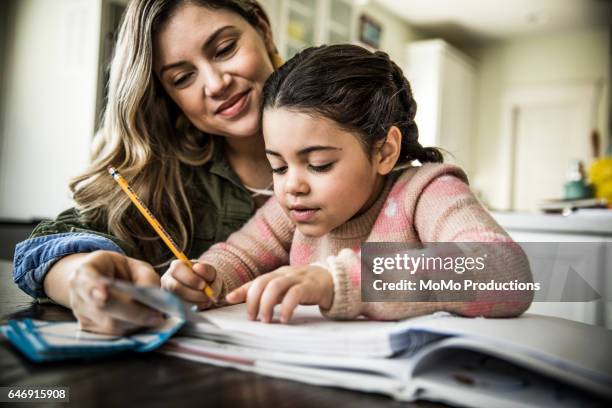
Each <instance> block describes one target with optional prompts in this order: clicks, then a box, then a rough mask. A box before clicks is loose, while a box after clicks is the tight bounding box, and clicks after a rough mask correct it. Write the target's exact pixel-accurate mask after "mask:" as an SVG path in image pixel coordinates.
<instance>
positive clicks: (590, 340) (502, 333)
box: [419, 314, 612, 389]
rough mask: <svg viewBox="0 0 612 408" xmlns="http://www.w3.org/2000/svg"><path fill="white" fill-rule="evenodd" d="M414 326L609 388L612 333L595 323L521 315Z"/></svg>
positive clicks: (610, 382)
mask: <svg viewBox="0 0 612 408" xmlns="http://www.w3.org/2000/svg"><path fill="white" fill-rule="evenodd" d="M419 327H420V328H421V329H423V330H430V331H432V332H434V333H443V334H448V335H453V336H459V337H468V338H471V339H474V340H478V343H479V344H481V345H482V349H483V350H491V351H493V350H497V351H498V353H501V354H503V355H505V354H508V356H509V357H510V356H511V355H516V356H523V358H524V359H526V358H529V359H530V360H531V361H532V362H533V364H535V362H536V361H540V362H542V363H543V364H541V366H542V367H545V366H548V367H549V368H551V367H555V369H554V370H553V371H557V372H563V371H565V372H566V373H565V374H566V375H572V377H575V379H580V378H585V379H590V380H593V381H597V382H600V383H602V384H607V386H608V387H609V388H610V389H612V364H610V361H612V348H611V347H610V346H611V345H612V331H610V330H607V329H605V328H602V327H599V326H592V325H588V324H584V323H579V322H574V321H569V320H565V319H560V318H556V317H548V316H539V315H530V314H526V315H523V316H521V317H519V318H515V319H485V318H475V319H468V318H455V319H436V320H429V321H423V322H421V323H420V324H419Z"/></svg>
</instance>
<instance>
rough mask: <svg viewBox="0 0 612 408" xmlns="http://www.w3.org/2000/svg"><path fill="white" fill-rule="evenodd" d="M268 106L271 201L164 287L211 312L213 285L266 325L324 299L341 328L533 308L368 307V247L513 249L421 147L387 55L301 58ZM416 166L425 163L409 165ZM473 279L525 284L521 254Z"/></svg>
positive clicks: (523, 300)
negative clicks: (347, 323) (207, 288)
mask: <svg viewBox="0 0 612 408" xmlns="http://www.w3.org/2000/svg"><path fill="white" fill-rule="evenodd" d="M263 107H264V111H263V112H264V113H263V116H264V117H263V128H264V139H265V144H266V154H267V156H268V160H269V161H270V164H271V166H272V173H273V179H274V193H275V198H273V199H271V200H270V201H268V202H267V203H266V204H265V205H264V206H263V207H262V208H261V209H260V210H259V211H258V212H257V213H256V215H255V216H254V217H253V218H252V219H251V220H250V221H249V222H248V223H247V224H246V225H245V226H244V227H243V228H242V229H241V230H240V231H238V232H236V233H234V234H232V235H231V236H230V237H229V239H228V240H227V242H226V243H221V244H217V245H215V246H213V247H212V248H211V249H210V250H209V251H207V252H206V253H205V254H203V255H202V256H201V257H200V264H197V265H196V266H194V270H193V272H195V274H194V273H193V272H192V271H191V270H189V269H188V268H187V267H185V266H184V265H182V264H181V263H180V262H175V263H173V264H172V265H171V268H170V269H169V270H168V272H166V274H165V275H164V276H163V277H162V286H163V287H165V288H166V289H168V290H171V291H173V292H175V293H177V294H178V295H180V296H182V297H183V298H185V299H186V300H189V301H192V302H195V303H198V304H200V306H206V305H207V304H206V299H205V297H204V295H203V294H202V288H203V286H204V282H203V280H204V281H207V282H208V283H209V284H211V285H212V287H213V289H214V290H215V291H216V293H220V294H221V295H222V296H224V295H226V296H225V300H226V301H227V302H228V303H238V302H243V301H246V302H247V311H248V317H249V318H250V319H256V318H257V317H259V318H260V319H261V320H262V321H264V322H270V321H271V320H272V316H273V309H274V306H275V305H277V304H281V305H282V306H281V321H282V322H287V321H289V319H290V318H291V315H292V313H293V310H294V309H295V307H296V306H297V305H298V304H318V305H319V306H320V308H321V311H322V312H323V314H324V315H326V316H327V317H330V318H335V319H353V318H356V317H358V316H360V315H365V316H366V317H369V318H374V319H398V318H404V317H408V316H414V315H419V314H425V313H431V312H434V311H437V310H447V311H451V312H455V313H459V314H463V315H467V316H475V315H486V316H515V315H518V314H520V313H522V312H523V311H524V310H525V309H526V308H527V307H528V306H529V303H530V301H531V293H526V294H523V296H520V295H519V296H516V297H511V296H503V295H500V294H493V295H492V296H491V295H490V294H482V296H477V298H476V299H474V300H473V301H463V302H380V303H368V302H362V301H361V298H360V296H361V282H360V278H361V275H360V259H359V256H360V252H359V249H360V245H361V244H362V243H364V242H385V241H386V242H405V243H419V242H462V241H466V242H470V241H473V242H502V243H512V240H511V239H510V238H509V237H508V235H507V234H506V233H505V232H504V231H503V230H502V228H501V227H500V226H499V225H498V224H497V223H496V222H495V221H494V220H493V219H492V218H491V216H490V215H489V214H488V213H487V211H486V210H485V209H484V208H483V207H482V206H481V205H480V204H479V203H478V201H477V200H476V199H475V197H474V196H473V194H472V193H471V192H470V190H469V188H468V185H467V179H466V176H465V174H464V172H463V171H462V170H461V169H459V168H458V167H456V166H451V165H445V164H441V163H442V155H441V154H440V152H439V151H438V150H436V149H435V148H431V147H428V148H423V147H422V146H421V145H420V144H419V142H418V131H417V126H416V124H415V122H414V116H415V112H416V103H415V101H414V99H413V97H412V93H411V90H410V85H409V84H408V81H407V80H406V78H404V76H403V74H402V71H401V69H400V68H399V67H398V66H397V65H396V64H395V63H393V62H392V61H390V60H389V58H388V56H387V55H386V54H385V53H382V52H376V53H371V52H369V51H367V50H365V49H363V48H360V47H357V46H352V45H335V46H323V47H318V48H310V49H307V50H305V51H303V52H301V53H300V54H298V55H296V56H295V57H294V58H293V59H291V60H290V61H289V62H287V63H286V64H285V65H284V66H282V67H281V68H280V69H279V70H278V71H277V72H275V73H274V74H273V75H272V76H271V77H270V78H269V79H268V81H267V82H266V85H265V87H264V96H263ZM414 160H418V161H419V162H421V163H422V164H423V165H422V166H411V165H410V164H411V163H412V162H413V161H414ZM402 169H403V170H402ZM284 265H289V266H284ZM271 271H272V272H271ZM421 277H422V278H427V275H426V274H425V275H422V276H421ZM479 278H480V279H483V280H485V281H486V280H487V279H489V278H495V279H496V280H504V281H508V280H514V279H517V280H519V281H528V280H530V279H531V275H530V270H529V266H528V263H527V260H526V258H525V256H524V254H523V253H522V252H521V251H520V250H518V251H517V250H516V249H515V248H514V246H512V245H505V246H500V247H499V249H498V251H497V253H496V254H495V256H494V257H489V260H488V262H487V268H486V270H484V271H482V275H481V276H479Z"/></svg>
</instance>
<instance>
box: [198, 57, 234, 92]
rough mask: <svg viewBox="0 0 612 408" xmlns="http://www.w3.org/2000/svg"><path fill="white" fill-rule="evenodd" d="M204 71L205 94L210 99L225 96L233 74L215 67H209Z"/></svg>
mask: <svg viewBox="0 0 612 408" xmlns="http://www.w3.org/2000/svg"><path fill="white" fill-rule="evenodd" d="M202 71H203V77H204V94H205V95H206V96H208V97H215V96H221V95H223V94H224V93H225V91H226V90H227V88H228V86H229V85H230V83H231V81H232V76H231V74H229V73H227V72H224V71H223V70H221V69H219V68H218V67H215V66H214V65H208V66H206V67H204V68H203V69H202Z"/></svg>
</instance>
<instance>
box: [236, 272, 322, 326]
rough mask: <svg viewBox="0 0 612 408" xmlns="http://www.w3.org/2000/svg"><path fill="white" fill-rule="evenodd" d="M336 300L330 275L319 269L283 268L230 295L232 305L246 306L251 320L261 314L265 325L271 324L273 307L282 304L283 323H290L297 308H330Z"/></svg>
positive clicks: (243, 286)
mask: <svg viewBox="0 0 612 408" xmlns="http://www.w3.org/2000/svg"><path fill="white" fill-rule="evenodd" d="M333 298H334V282H333V279H332V276H331V274H330V273H329V272H328V271H327V270H326V269H324V268H321V267H319V266H313V265H308V266H299V267H296V266H284V267H282V268H279V269H277V270H275V271H274V272H270V273H266V274H265V275H262V276H260V277H258V278H257V279H255V280H252V281H250V282H248V283H245V284H244V285H242V286H241V287H239V288H238V289H235V290H234V291H232V292H231V293H229V294H228V295H227V296H226V297H225V300H227V301H228V302H229V303H240V302H245V301H246V303H247V313H248V317H249V319H250V320H255V319H256V318H257V316H258V315H259V316H260V318H261V320H262V321H263V322H265V323H269V322H271V321H272V316H273V314H274V306H276V305H277V304H279V303H280V304H281V318H280V320H281V322H282V323H287V322H289V320H291V316H292V315H293V311H294V310H295V308H296V307H297V305H319V306H320V307H322V308H323V309H329V308H330V307H331V305H332V301H333Z"/></svg>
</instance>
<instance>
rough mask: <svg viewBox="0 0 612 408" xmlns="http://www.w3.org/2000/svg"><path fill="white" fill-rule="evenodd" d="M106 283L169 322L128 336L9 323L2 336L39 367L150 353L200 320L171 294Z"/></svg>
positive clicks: (70, 325) (73, 325) (62, 325)
mask: <svg viewBox="0 0 612 408" xmlns="http://www.w3.org/2000/svg"><path fill="white" fill-rule="evenodd" d="M107 283H108V286H109V288H110V290H112V291H115V292H120V293H122V294H124V295H127V296H130V297H131V298H132V299H134V300H137V301H138V302H140V303H143V304H145V305H147V306H150V307H152V308H154V309H156V310H158V311H160V312H162V313H164V315H165V316H166V318H165V319H164V320H163V322H162V323H161V324H160V325H159V326H158V327H154V328H150V329H148V330H143V331H140V332H138V333H133V334H131V335H128V336H115V335H106V334H99V333H91V332H87V331H83V330H81V328H80V325H79V323H78V322H75V321H67V322H57V321H56V322H52V321H43V320H37V319H21V320H9V321H8V324H7V325H3V326H0V333H2V334H3V335H4V337H6V338H7V339H8V340H9V341H10V342H11V343H12V344H13V345H14V346H15V347H16V348H17V349H18V350H19V351H21V353H23V354H24V355H25V356H26V357H27V358H28V359H30V360H31V361H34V362H38V363H40V362H47V361H60V360H68V359H94V358H100V357H104V356H108V355H110V354H115V353H120V352H126V351H136V352H147V351H151V350H154V349H156V348H157V347H159V346H160V345H161V344H162V343H164V342H165V341H166V340H168V339H169V338H170V337H171V336H172V335H173V334H174V333H176V331H177V330H179V329H180V327H181V326H182V325H183V324H184V323H185V321H186V320H189V319H197V317H195V316H194V313H193V312H192V311H191V309H190V308H189V307H188V306H187V305H186V304H185V303H183V302H182V301H181V300H179V299H178V298H177V297H176V296H175V295H173V294H172V293H169V292H165V291H162V290H160V289H158V288H154V287H142V286H135V285H132V284H130V283H128V282H125V281H120V280H108V282H107Z"/></svg>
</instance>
